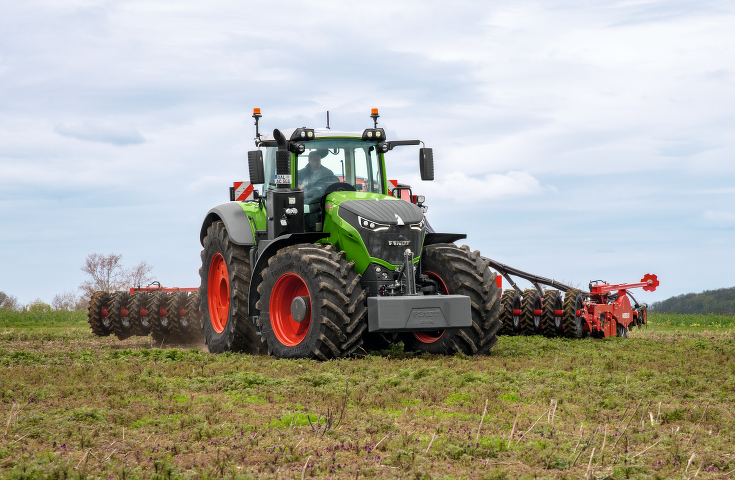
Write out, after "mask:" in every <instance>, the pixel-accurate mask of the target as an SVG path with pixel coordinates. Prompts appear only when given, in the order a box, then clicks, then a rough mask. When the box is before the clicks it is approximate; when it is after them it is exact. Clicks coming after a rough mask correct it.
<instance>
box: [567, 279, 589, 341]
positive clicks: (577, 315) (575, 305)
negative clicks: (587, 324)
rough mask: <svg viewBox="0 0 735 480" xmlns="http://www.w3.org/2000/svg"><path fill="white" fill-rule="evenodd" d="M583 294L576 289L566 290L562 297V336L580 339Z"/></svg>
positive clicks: (582, 323)
mask: <svg viewBox="0 0 735 480" xmlns="http://www.w3.org/2000/svg"><path fill="white" fill-rule="evenodd" d="M584 299H585V297H584V294H582V292H580V291H579V290H577V289H571V290H567V292H566V294H565V295H564V335H566V336H567V337H570V338H582V337H584V335H585V332H584V318H583V317H582V316H581V310H582V309H583V308H584Z"/></svg>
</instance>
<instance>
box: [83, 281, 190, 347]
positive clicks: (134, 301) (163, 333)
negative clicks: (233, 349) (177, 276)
mask: <svg viewBox="0 0 735 480" xmlns="http://www.w3.org/2000/svg"><path fill="white" fill-rule="evenodd" d="M197 291H198V288H165V287H161V286H160V285H155V286H148V287H143V288H131V289H130V290H129V291H119V292H102V291H98V292H95V293H94V294H93V295H92V297H91V298H90V300H89V305H88V307H87V319H88V321H89V325H90V328H91V330H92V333H94V334H95V335H97V336H100V337H103V336H109V335H111V334H114V335H115V336H117V338H118V339H120V340H124V339H126V338H129V337H132V336H147V335H149V334H150V335H152V337H153V340H154V341H155V342H165V341H166V340H170V341H173V342H192V341H200V340H201V337H202V333H201V321H200V317H201V312H200V311H199V294H198V293H197Z"/></svg>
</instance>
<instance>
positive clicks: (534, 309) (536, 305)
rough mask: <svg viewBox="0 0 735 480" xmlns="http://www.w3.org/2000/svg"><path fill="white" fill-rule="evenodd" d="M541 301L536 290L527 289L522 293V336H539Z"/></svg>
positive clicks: (540, 328) (541, 326)
mask: <svg viewBox="0 0 735 480" xmlns="http://www.w3.org/2000/svg"><path fill="white" fill-rule="evenodd" d="M542 302H543V300H542V297H541V294H540V293H539V292H538V290H535V289H533V288H529V289H527V290H524V291H523V308H522V311H523V313H522V314H521V329H522V331H523V334H524V335H541V333H543V325H542V323H541V320H542V315H537V313H542V312H541V304H542Z"/></svg>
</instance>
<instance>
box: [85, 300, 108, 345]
mask: <svg viewBox="0 0 735 480" xmlns="http://www.w3.org/2000/svg"><path fill="white" fill-rule="evenodd" d="M109 305H110V294H109V293H107V292H94V294H93V295H92V298H90V299H89V305H88V306H87V321H89V328H90V329H91V330H92V333H94V334H95V335H97V336H98V337H107V336H109V335H110V334H111V333H112V328H110V320H109V315H108V316H107V317H103V315H102V310H103V309H107V308H109Z"/></svg>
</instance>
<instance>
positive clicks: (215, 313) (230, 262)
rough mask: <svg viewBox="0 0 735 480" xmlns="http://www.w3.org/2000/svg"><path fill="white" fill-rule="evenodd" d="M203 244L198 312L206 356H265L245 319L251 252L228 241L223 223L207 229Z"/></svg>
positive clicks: (260, 341)
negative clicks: (209, 354) (228, 354)
mask: <svg viewBox="0 0 735 480" xmlns="http://www.w3.org/2000/svg"><path fill="white" fill-rule="evenodd" d="M202 244H203V245H204V249H203V250H202V254H201V257H202V267H201V268H200V269H199V277H200V278H201V279H202V283H201V286H200V287H199V301H200V304H199V310H200V311H201V312H202V317H201V323H200V325H202V326H203V329H204V340H205V342H206V343H207V348H208V349H209V352H210V353H223V352H242V353H248V354H251V355H262V354H265V353H267V350H266V346H265V345H263V343H262V339H260V338H258V335H257V333H256V331H255V325H253V322H252V320H251V318H250V317H248V291H249V289H250V250H249V249H248V248H246V247H243V246H241V245H235V244H234V243H232V242H231V241H230V236H229V234H228V233H227V229H226V228H225V224H224V223H223V222H222V221H216V222H214V223H212V225H210V226H209V228H207V236H206V237H204V241H203V242H202Z"/></svg>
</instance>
